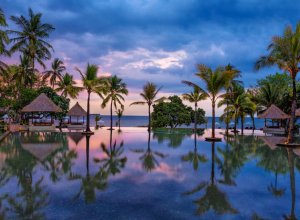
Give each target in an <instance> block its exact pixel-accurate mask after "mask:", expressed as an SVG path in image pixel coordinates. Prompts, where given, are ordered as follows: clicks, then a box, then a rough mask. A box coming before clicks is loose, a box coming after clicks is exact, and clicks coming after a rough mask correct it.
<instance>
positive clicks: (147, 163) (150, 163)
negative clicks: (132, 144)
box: [132, 131, 167, 172]
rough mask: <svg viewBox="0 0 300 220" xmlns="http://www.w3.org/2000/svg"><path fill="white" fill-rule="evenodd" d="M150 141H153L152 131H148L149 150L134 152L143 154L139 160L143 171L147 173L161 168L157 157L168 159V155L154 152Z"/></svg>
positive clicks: (136, 150)
mask: <svg viewBox="0 0 300 220" xmlns="http://www.w3.org/2000/svg"><path fill="white" fill-rule="evenodd" d="M150 141H151V131H148V144H147V150H143V149H135V150H132V151H133V152H135V153H141V154H142V155H141V157H140V158H139V159H140V160H141V161H142V167H143V169H144V170H145V171H147V172H151V171H152V170H154V169H155V168H156V167H158V166H159V162H158V159H157V157H159V158H161V159H164V158H165V157H167V155H166V154H163V153H160V152H158V151H152V149H151V144H150Z"/></svg>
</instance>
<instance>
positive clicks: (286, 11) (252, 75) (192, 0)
mask: <svg viewBox="0 0 300 220" xmlns="http://www.w3.org/2000/svg"><path fill="white" fill-rule="evenodd" d="M0 1H1V6H0V7H1V8H2V10H3V11H4V13H5V15H6V16H7V17H9V16H11V15H15V16H19V15H24V16H26V17H27V16H28V8H32V9H33V11H34V12H35V13H37V12H41V13H42V14H43V15H42V21H43V22H45V23H50V24H52V25H53V26H54V27H55V31H54V32H52V33H51V35H50V38H49V39H48V41H49V42H50V43H51V44H52V45H53V47H54V53H53V58H56V57H58V58H60V59H62V60H63V61H64V63H65V65H66V67H67V72H69V73H71V74H73V75H74V77H75V79H77V80H78V81H80V76H79V74H78V73H77V72H76V71H75V67H78V68H80V69H81V70H84V69H85V68H86V65H87V63H91V64H96V65H98V66H99V73H98V74H99V76H100V75H110V74H112V75H117V76H119V77H121V78H122V79H123V80H124V81H125V82H126V83H127V86H128V90H129V95H128V97H126V103H125V112H124V114H125V115H146V114H147V109H146V107H145V106H134V107H129V104H130V103H131V102H133V101H137V100H140V97H139V93H140V92H141V90H142V87H143V85H144V84H145V83H146V82H147V81H151V82H154V83H155V84H157V85H158V86H163V88H162V90H161V93H160V96H169V95H173V94H176V95H180V94H182V93H186V92H190V91H191V88H189V87H187V86H185V85H183V84H182V83H181V81H182V80H190V81H194V82H196V83H198V84H199V85H202V84H201V82H200V80H199V79H198V78H197V77H196V76H195V73H196V72H197V69H196V64H200V63H201V64H205V65H208V66H210V67H212V68H216V67H218V66H221V65H227V64H228V63H230V64H232V65H234V66H235V67H236V68H238V69H240V70H241V71H242V80H243V82H244V85H245V87H251V86H255V84H256V81H257V79H260V78H263V77H265V76H266V75H269V74H273V73H276V71H278V70H277V69H276V68H266V69H262V70H260V71H259V72H256V71H254V68H253V66H254V63H255V61H256V60H257V59H258V58H259V57H260V56H261V55H264V54H266V52H267V51H266V48H267V46H268V44H269V43H270V41H271V39H272V37H273V36H275V35H282V33H283V30H284V28H285V27H286V26H287V25H292V26H293V27H295V25H296V23H297V22H298V21H299V15H300V14H299V9H300V1H297V0H294V1H292V0H284V1H281V0H268V1H261V0H219V1H217V0H210V1H199V0H184V1H183V0H64V1H61V0H36V1H32V0H13V1H12V0H0ZM8 20H9V19H8ZM8 23H9V25H10V27H14V25H13V24H12V22H11V21H8ZM6 59H8V58H6ZM7 62H9V63H18V62H19V61H18V59H17V55H16V54H15V55H14V56H13V57H11V58H9V59H8V60H7ZM48 66H50V63H49V62H48ZM76 101H79V103H80V104H81V105H82V106H83V107H86V93H81V94H80V96H79V97H78V100H72V102H71V103H72V104H74V103H75V102H76ZM100 105H101V99H100V98H99V97H98V96H97V95H93V96H92V99H91V108H92V113H101V114H108V112H109V110H108V108H106V109H101V107H100ZM200 107H202V108H203V109H204V110H205V111H206V112H207V113H206V115H207V116H209V115H211V104H210V102H209V101H208V100H207V101H203V102H201V103H200ZM221 112H222V109H218V110H217V115H220V113H221Z"/></svg>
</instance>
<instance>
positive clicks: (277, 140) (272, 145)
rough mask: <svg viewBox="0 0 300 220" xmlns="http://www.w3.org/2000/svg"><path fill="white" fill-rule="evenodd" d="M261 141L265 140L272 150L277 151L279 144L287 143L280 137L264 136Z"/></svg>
mask: <svg viewBox="0 0 300 220" xmlns="http://www.w3.org/2000/svg"><path fill="white" fill-rule="evenodd" d="M260 139H261V140H263V141H264V143H265V144H266V145H267V146H268V147H269V148H271V149H272V150H275V149H276V148H277V144H281V143H284V142H285V138H284V137H279V136H263V137H260Z"/></svg>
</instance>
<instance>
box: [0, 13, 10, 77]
mask: <svg viewBox="0 0 300 220" xmlns="http://www.w3.org/2000/svg"><path fill="white" fill-rule="evenodd" d="M6 26H7V23H6V19H5V15H4V13H3V11H2V9H1V8H0V27H6ZM8 43H9V38H8V36H7V34H6V31H4V30H2V29H0V55H8V51H7V50H6V45H7V44H8ZM6 68H7V65H6V64H5V63H4V62H2V61H0V72H3V71H5V69H6Z"/></svg>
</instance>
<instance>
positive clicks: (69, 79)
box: [55, 73, 83, 99]
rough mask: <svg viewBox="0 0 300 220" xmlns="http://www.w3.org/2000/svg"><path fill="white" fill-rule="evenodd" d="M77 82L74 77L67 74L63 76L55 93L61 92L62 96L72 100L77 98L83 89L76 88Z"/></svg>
mask: <svg viewBox="0 0 300 220" xmlns="http://www.w3.org/2000/svg"><path fill="white" fill-rule="evenodd" d="M76 84H77V83H76V82H75V81H74V80H73V76H72V75H70V74H69V73H66V74H64V75H63V76H62V80H61V81H59V82H58V83H57V88H56V90H55V91H57V92H61V96H64V97H68V96H69V97H70V98H72V99H75V98H77V96H78V94H79V92H80V91H82V90H83V88H81V87H79V86H76Z"/></svg>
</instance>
